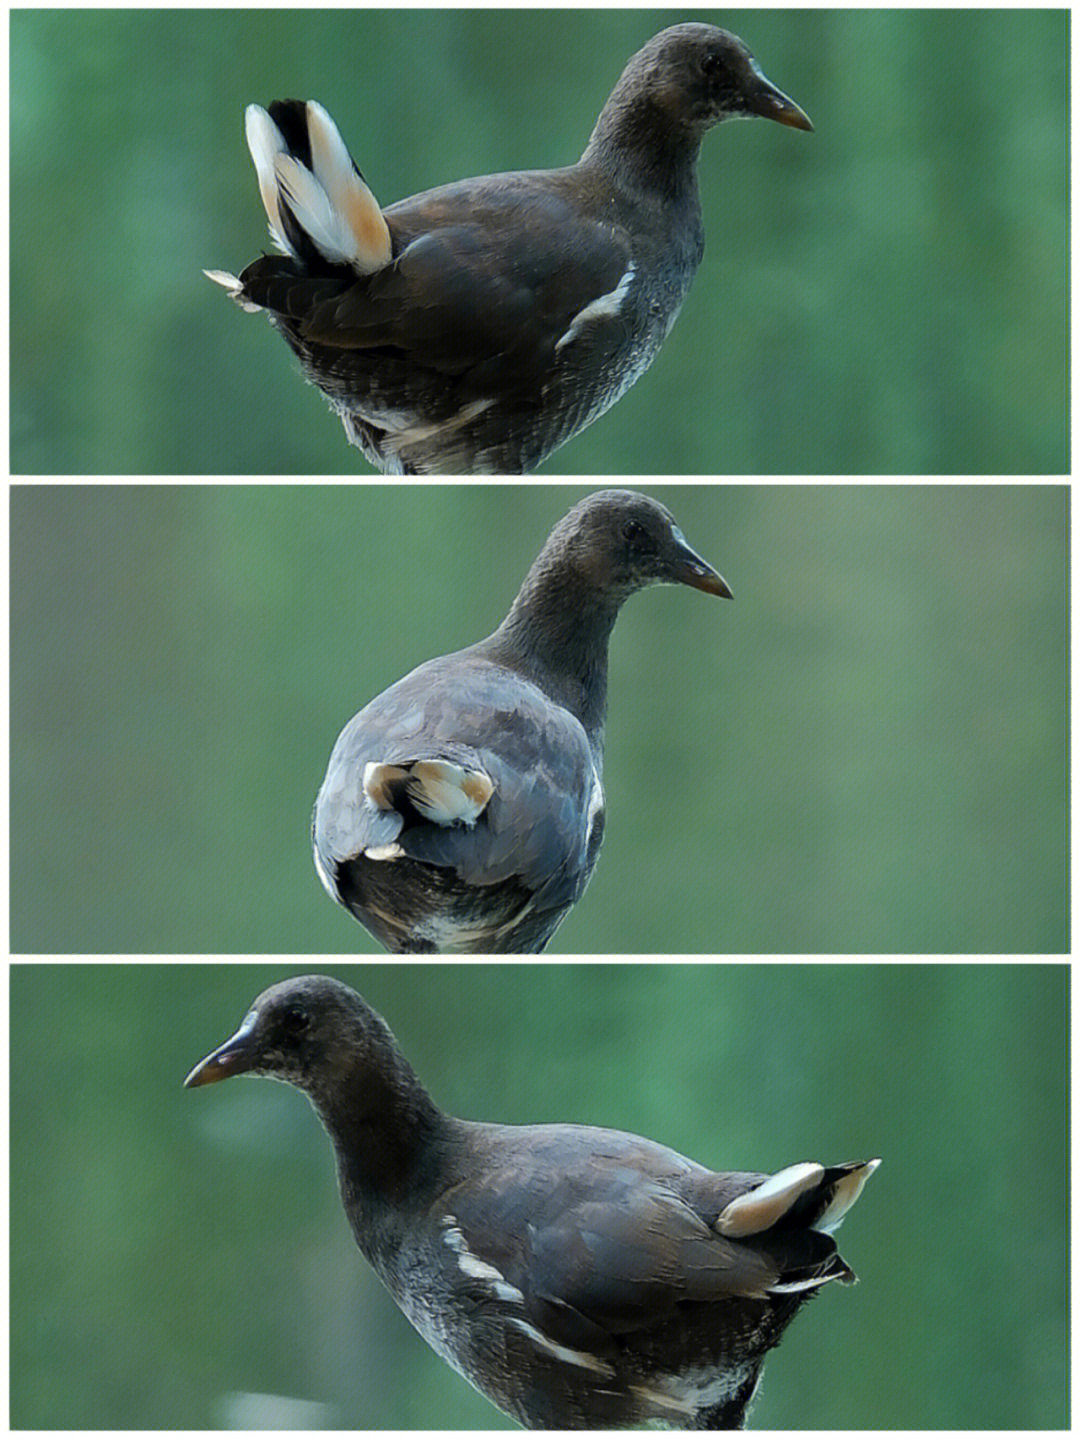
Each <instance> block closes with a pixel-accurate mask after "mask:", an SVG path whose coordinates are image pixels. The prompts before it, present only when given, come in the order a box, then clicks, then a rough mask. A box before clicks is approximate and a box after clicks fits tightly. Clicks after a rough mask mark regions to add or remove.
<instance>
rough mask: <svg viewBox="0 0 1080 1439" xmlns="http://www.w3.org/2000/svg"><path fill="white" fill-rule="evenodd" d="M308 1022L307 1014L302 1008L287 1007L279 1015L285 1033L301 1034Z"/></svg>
mask: <svg viewBox="0 0 1080 1439" xmlns="http://www.w3.org/2000/svg"><path fill="white" fill-rule="evenodd" d="M309 1023H310V1021H309V1019H308V1016H307V1014H306V1012H305V1011H304V1010H302V1009H287V1010H286V1011H285V1013H284V1014H283V1015H282V1016H281V1027H282V1029H284V1030H285V1032H286V1034H303V1032H304V1030H305V1029H307V1027H308V1024H309Z"/></svg>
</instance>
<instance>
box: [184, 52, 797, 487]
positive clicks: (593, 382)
mask: <svg viewBox="0 0 1080 1439" xmlns="http://www.w3.org/2000/svg"><path fill="white" fill-rule="evenodd" d="M752 116H762V117H764V118H765V119H768V120H776V121H778V122H779V123H780V124H782V125H789V126H793V127H794V128H796V129H799V130H810V129H812V128H813V126H812V125H811V124H810V121H809V120H808V119H807V117H806V115H805V114H804V112H803V111H802V110H801V109H800V108H799V106H798V105H796V104H795V103H794V101H792V100H790V99H788V97H787V96H786V95H783V94H782V93H781V92H780V91H779V90H778V89H777V88H776V86H775V85H773V84H771V83H770V82H769V81H768V80H766V78H765V76H764V75H763V74H762V72H761V69H760V67H759V66H758V64H757V62H756V60H755V59H754V57H753V56H752V55H751V54H750V51H749V50H748V49H747V47H746V46H745V45H744V44H743V42H742V41H741V40H739V39H738V38H737V37H736V36H734V35H730V34H728V33H727V32H726V31H724V30H717V29H716V28H715V27H714V26H712V25H674V26H672V27H671V28H670V29H667V30H663V31H661V33H660V34H659V35H656V36H654V37H653V39H652V40H650V41H649V43H648V44H647V45H646V46H645V47H644V48H643V49H642V50H640V51H639V52H638V53H637V54H636V55H635V56H633V58H632V59H631V60H630V62H629V63H628V65H627V66H626V69H625V70H624V71H623V74H622V77H621V78H620V80H619V82H618V84H617V85H616V86H615V89H614V91H613V92H612V94H611V97H610V99H609V100H608V102H607V104H606V105H605V106H604V108H603V110H602V111H601V113H600V118H599V119H598V120H597V122H596V127H595V129H594V130H593V133H592V136H591V138H590V140H589V143H588V145H587V146H586V148H585V152H584V154H583V155H582V157H581V159H580V160H579V161H578V163H577V164H576V165H570V166H568V167H566V168H564V169H559V170H532V171H524V172H515V173H511V174H501V175H486V176H482V177H479V178H476V179H470V180H461V181H458V182H457V183H455V184H450V185H443V186H440V187H439V188H438V189H435V190H427V191H425V192H424V193H423V194H419V195H414V196H413V197H412V198H410V199H407V200H399V201H398V202H397V203H396V204H394V205H391V206H389V208H388V209H386V210H385V211H383V210H380V208H379V205H378V204H377V202H376V200H375V197H374V196H373V195H372V193H371V191H370V190H369V189H368V187H367V185H366V183H365V182H364V179H363V176H362V175H361V174H360V171H359V170H358V169H357V167H356V165H355V163H354V162H353V160H352V157H351V156H350V155H349V152H348V150H347V149H346V147H345V143H344V141H343V140H342V138H341V136H340V134H339V133H338V131H337V128H336V127H335V125H334V123H333V121H332V120H331V119H330V116H329V115H328V114H327V113H326V111H325V110H324V109H323V108H322V106H321V105H318V104H316V103H315V102H313V101H309V102H308V103H307V104H304V103H302V102H300V101H298V100H283V101H278V102H276V103H275V104H273V105H271V106H270V109H269V112H267V111H266V110H263V109H262V108H260V107H259V106H257V105H252V106H249V108H248V112H247V138H248V146H249V148H250V150H251V155H252V158H253V160H254V162H255V168H256V171H257V173H258V179H259V188H260V191H261V194H262V200H263V205H264V207H265V209H266V213H267V216H268V219H269V222H270V234H271V237H272V238H273V241H274V244H275V245H276V246H277V248H278V249H279V250H280V251H281V252H282V254H281V255H280V256H264V257H262V258H261V259H258V260H256V261H255V262H254V263H253V264H251V265H249V266H248V267H247V268H246V269H245V270H244V271H243V272H242V274H241V275H240V276H239V278H237V277H236V276H234V275H231V274H226V273H223V272H221V271H207V274H208V275H209V276H210V278H211V279H213V280H216V281H217V282H218V283H220V284H222V285H224V286H225V287H226V289H227V290H228V291H229V293H230V294H231V295H232V296H233V298H234V299H235V300H236V301H237V302H238V303H239V304H240V305H241V306H242V307H243V308H244V309H246V310H254V311H258V310H261V311H263V312H264V313H265V314H266V315H268V316H269V318H270V320H271V322H272V323H273V324H274V326H275V327H276V328H277V329H278V330H279V331H280V332H281V334H282V335H283V336H284V338H285V340H286V341H287V342H288V344H289V345H290V347H291V348H292V350H293V351H294V353H295V354H296V355H297V356H298V358H299V360H300V365H301V368H302V369H303V372H304V374H305V375H306V376H307V378H308V379H309V380H311V381H312V383H313V384H315V385H317V386H318V388H319V389H320V390H322V392H323V394H324V395H325V396H326V398H327V399H328V400H329V402H330V405H331V408H332V409H333V410H334V411H335V412H336V413H337V414H338V415H340V416H341V419H342V421H343V422H344V425H345V432H346V434H347V436H348V438H349V439H350V441H351V442H352V443H353V444H355V445H358V446H359V447H360V449H361V450H362V451H363V452H364V454H365V456H366V457H367V459H368V460H370V461H371V463H372V464H373V465H375V466H376V467H377V468H378V469H380V470H382V471H384V472H385V473H387V474H512V473H520V472H525V471H529V470H533V469H535V467H536V466H537V465H538V464H540V462H541V461H542V460H543V459H544V458H545V457H546V456H547V455H549V454H550V453H551V451H552V450H554V449H556V448H557V447H558V446H559V445H562V444H564V443H565V442H566V441H567V440H569V439H570V438H571V437H572V436H573V435H575V434H577V432H578V431H579V430H582V429H584V427H585V426H586V425H589V424H591V423H592V422H593V420H595V419H596V418H597V417H598V416H599V415H602V414H603V413H604V411H605V410H607V409H608V408H609V407H610V406H611V405H613V404H614V403H615V401H616V400H618V399H619V397H620V396H621V395H623V394H625V392H626V391H627V390H628V389H629V388H630V386H631V385H632V384H633V383H634V381H635V380H637V379H638V377H639V376H640V375H642V374H643V373H644V372H645V370H647V369H648V367H649V366H650V365H651V364H652V362H653V360H654V359H655V358H656V355H657V352H658V351H659V349H660V346H661V345H662V343H663V342H664V340H665V339H666V337H667V334H668V332H669V330H670V329H671V327H672V325H673V324H674V323H675V319H676V316H677V315H678V313H679V309H680V307H681V306H682V303H683V300H684V299H685V298H686V293H687V291H688V290H689V288H690V282H691V281H692V280H693V278H694V274H695V272H696V270H697V268H698V265H699V264H700V262H701V257H702V254H703V252H704V246H705V237H704V230H703V227H702V220H701V205H700V202H699V199H698V186H697V157H698V150H699V147H700V145H701V140H702V137H703V135H704V134H705V132H706V131H707V130H708V129H710V127H711V126H713V125H715V124H717V123H718V122H719V121H721V120H729V119H733V118H738V117H752ZM702 398H704V397H702Z"/></svg>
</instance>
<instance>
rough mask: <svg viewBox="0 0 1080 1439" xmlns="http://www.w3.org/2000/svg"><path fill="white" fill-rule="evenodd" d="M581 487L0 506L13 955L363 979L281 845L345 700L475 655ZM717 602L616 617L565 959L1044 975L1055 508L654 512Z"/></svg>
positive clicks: (1060, 871) (781, 506) (838, 491)
mask: <svg viewBox="0 0 1080 1439" xmlns="http://www.w3.org/2000/svg"><path fill="white" fill-rule="evenodd" d="M581 493H583V492H582V491H581V490H580V489H579V488H577V487H557V486H538V485H518V486H512V487H511V486H489V487H484V486H396V487H395V486H391V485H376V486H365V487H362V488H356V487H351V486H350V487H342V486H308V487H291V486H267V487H253V486H249V487H244V486H239V487H230V486H199V487H193V488H183V487H168V486H166V487H105V488H100V487H93V486H89V487H53V486H37V487H17V488H16V489H15V491H14V493H13V496H12V671H11V693H12V708H11V722H12V780H11V784H12V788H11V809H12V845H11V852H12V861H11V913H12V927H13V942H14V947H15V949H16V951H18V952H23V953H36V952H50V951H51V952H67V953H86V952H90V953H94V952H97V953H114V952H134V953H143V954H154V953H165V952H181V953H184V952H188V953H218V952H235V953H243V954H251V953H267V952H274V953H300V954H304V953H320V952H329V951H338V952H343V953H354V954H355V953H358V952H365V951H366V952H375V946H374V942H373V941H371V940H369V939H368V937H367V935H366V933H365V932H364V931H363V930H362V929H361V928H360V926H359V925H357V924H356V923H354V921H353V920H352V919H351V918H349V917H348V916H347V915H346V914H345V913H344V911H342V910H339V909H338V908H336V907H335V906H334V905H332V904H331V903H330V901H329V900H328V899H327V898H326V897H325V895H324V894H323V892H322V890H321V888H320V886H319V884H318V881H317V879H316V877H315V873H314V870H313V868H312V865H311V858H310V852H309V844H308V822H309V817H310V813H311V806H312V802H313V799H314V796H315V793H316V790H317V789H318V786H319V783H320V781H321V779H322V774H323V770H324V767H325V764H326V760H327V758H328V756H329V752H330V748H331V746H332V744H333V741H334V739H335V737H336V735H337V733H338V731H339V730H340V728H341V727H342V726H343V725H344V724H345V722H346V721H347V720H348V719H349V718H350V716H351V715H352V714H353V713H354V712H355V711H356V710H357V709H359V708H360V706H361V705H362V704H364V703H366V702H367V700H369V699H370V698H371V697H372V696H373V695H375V694H376V693H378V692H379V691H380V690H381V689H383V688H385V686H387V685H388V684H390V683H391V682H392V681H394V680H395V679H397V678H398V677H399V676H400V675H402V674H404V673H405V672H406V671H407V670H409V669H411V668H412V667H413V666H414V665H416V664H418V663H419V662H420V661H422V660H425V659H428V658H430V657H431V656H432V655H436V654H442V653H446V652H447V651H449V650H453V649H456V648H459V647H460V646H462V645H465V644H468V643H470V642H471V641H473V640H476V639H479V638H481V636H483V635H485V634H487V633H488V632H489V631H490V630H491V629H493V628H494V626H495V625H496V624H497V623H498V621H499V620H500V619H501V618H502V616H503V614H504V613H505V612H506V610H507V608H508V607H509V604H510V601H511V599H512V598H513V595H514V593H515V591H516V589H517V586H518V584H519V582H520V580H521V578H522V576H523V575H524V573H525V571H526V569H527V567H528V565H529V564H530V562H531V561H532V559H533V557H534V556H535V554H536V553H537V551H538V550H539V548H540V546H541V544H542V543H543V540H544V537H545V536H546V534H547V532H548V530H549V529H550V528H551V526H552V524H553V523H554V522H555V521H556V520H557V519H558V518H559V516H560V515H562V514H563V513H564V511H565V510H566V509H567V508H569V506H570V504H571V503H572V502H573V501H574V500H576V499H577V498H578V497H579V495H580V494H581ZM654 493H656V494H658V495H659V496H661V497H662V498H663V499H664V500H665V501H666V502H667V503H668V504H669V505H670V507H671V508H672V510H673V511H674V513H675V515H676V517H677V519H678V520H679V522H680V524H681V525H682V527H683V529H684V530H685V532H686V534H687V536H688V538H689V540H690V542H691V543H692V544H693V545H694V546H695V547H696V548H697V549H699V550H700V551H701V553H702V554H703V555H704V556H705V557H706V558H707V559H709V560H710V561H712V562H713V563H714V564H715V565H717V567H718V568H719V569H720V570H721V572H722V573H723V574H724V575H725V577H726V578H727V580H728V582H729V583H730V585H731V586H732V588H733V590H734V592H735V599H734V601H733V602H727V601H723V602H721V601H718V600H715V599H713V598H711V597H707V596H704V595H701V594H699V593H697V592H696V591H693V590H689V589H685V588H680V589H665V590H652V591H648V592H647V593H645V594H642V595H638V596H635V598H634V599H633V600H631V602H630V603H629V604H628V605H627V607H626V610H625V611H624V613H623V615H622V616H621V618H620V620H619V623H618V624H617V626H616V628H615V633H614V637H613V642H612V670H611V684H610V696H609V698H610V714H609V722H608V747H607V755H606V767H605V783H606V788H607V793H608V831H607V838H606V840H605V845H604V851H603V853H602V855H601V858H600V863H599V866H598V869H597V872H596V875H595V877H594V879H593V882H592V884H591V886H590V888H589V891H588V892H587V894H586V895H585V897H584V899H583V900H582V902H581V903H580V904H579V905H578V907H577V909H576V910H575V911H574V912H573V914H572V915H571V917H570V918H569V919H568V920H567V922H566V923H565V924H564V926H563V927H562V929H561V930H560V931H559V933H558V935H557V936H556V939H555V943H554V949H555V950H556V951H558V952H562V953H580V952H591V953H608V952H610V953H714V952H727V953H760V952H780V953H783V952H816V953H831V952H856V953H865V952H884V951H893V952H899V953H911V952H919V953H934V952H954V953H955V952H960V953H964V952H970V953H1001V952H1033V953H1049V952H1058V951H1061V950H1063V949H1064V948H1065V947H1066V932H1065V873H1066V869H1065V825H1066V788H1065V655H1066V649H1065V617H1066V606H1065V570H1066V562H1065V535H1066V523H1067V516H1066V497H1065V493H1064V491H1063V490H1062V489H1060V488H1057V487H1046V486H1027V487H1020V486H985V487H981V486H977V487H937V486H914V487H894V486H851V487H847V486H839V487H799V486H796V487H768V486H766V487H749V486H747V487H744V486H730V487H722V486H706V485H697V486H690V487H663V486H662V487H659V488H654Z"/></svg>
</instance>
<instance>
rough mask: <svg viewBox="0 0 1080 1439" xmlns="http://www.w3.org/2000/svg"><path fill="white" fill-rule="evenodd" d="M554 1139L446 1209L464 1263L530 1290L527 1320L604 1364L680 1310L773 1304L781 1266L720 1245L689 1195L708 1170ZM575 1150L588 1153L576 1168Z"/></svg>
mask: <svg viewBox="0 0 1080 1439" xmlns="http://www.w3.org/2000/svg"><path fill="white" fill-rule="evenodd" d="M543 1132H546V1134H547V1135H548V1136H549V1138H548V1139H545V1138H543V1137H542V1131H541V1130H538V1129H537V1128H535V1127H530V1128H529V1129H528V1130H527V1131H523V1133H524V1134H526V1135H527V1136H528V1140H527V1148H524V1149H523V1152H522V1153H521V1155H516V1154H515V1153H514V1151H513V1150H506V1149H504V1151H503V1153H504V1155H505V1157H506V1162H505V1163H504V1164H502V1165H500V1166H499V1167H498V1168H497V1169H495V1170H489V1172H488V1177H487V1179H486V1180H485V1182H484V1184H483V1185H482V1186H478V1185H477V1184H476V1183H475V1182H469V1181H466V1182H465V1183H464V1184H463V1185H462V1186H461V1187H460V1190H459V1191H451V1192H450V1193H449V1194H448V1195H446V1196H445V1201H444V1202H445V1207H446V1209H448V1210H449V1212H450V1213H451V1215H452V1217H453V1224H454V1227H455V1230H456V1233H457V1234H459V1235H460V1240H459V1241H458V1243H457V1245H456V1254H457V1258H458V1262H459V1263H462V1267H463V1268H465V1263H463V1262H462V1261H463V1256H464V1257H465V1259H466V1262H468V1261H469V1260H472V1261H474V1262H475V1261H479V1263H480V1264H482V1265H485V1266H487V1267H488V1269H489V1270H490V1274H491V1275H492V1276H497V1277H498V1279H499V1280H500V1281H501V1282H502V1283H503V1284H504V1285H506V1286H509V1288H508V1289H505V1290H503V1291H502V1293H503V1296H504V1297H505V1295H506V1294H507V1293H512V1291H518V1292H519V1293H520V1295H521V1300H520V1305H521V1313H522V1317H523V1319H525V1320H526V1321H527V1322H529V1323H531V1324H532V1325H534V1326H535V1327H536V1328H537V1329H538V1330H539V1331H540V1332H541V1333H543V1334H544V1335H546V1336H547V1337H548V1338H549V1339H550V1340H551V1341H552V1342H555V1343H558V1344H562V1345H565V1346H567V1347H569V1348H571V1349H576V1350H581V1351H585V1352H587V1353H589V1354H598V1355H601V1356H602V1355H603V1354H604V1353H605V1351H606V1350H607V1349H608V1347H609V1346H610V1345H611V1344H612V1343H613V1342H614V1341H615V1340H617V1339H618V1337H619V1336H625V1335H629V1334H634V1333H642V1332H645V1331H648V1330H650V1329H653V1328H656V1327H659V1326H660V1325H662V1324H663V1323H664V1322H665V1321H666V1320H667V1319H668V1318H669V1317H670V1316H671V1314H672V1313H673V1311H674V1310H675V1309H676V1307H677V1306H679V1305H682V1304H686V1303H715V1302H719V1301H722V1300H728V1299H737V1298H738V1299H761V1300H764V1299H766V1298H767V1297H768V1295H769V1294H770V1292H771V1290H772V1288H773V1286H774V1285H775V1284H776V1283H777V1282H778V1280H779V1279H780V1275H781V1265H780V1264H779V1263H778V1262H777V1260H776V1258H775V1256H774V1255H773V1254H772V1253H771V1252H770V1251H769V1249H768V1248H767V1247H766V1246H762V1245H759V1244H755V1243H743V1242H739V1241H735V1240H730V1239H727V1238H725V1237H724V1236H723V1235H721V1234H719V1233H718V1232H717V1230H716V1229H715V1227H714V1226H713V1224H712V1223H710V1222H709V1218H708V1216H707V1215H703V1214H702V1213H700V1212H699V1211H698V1210H697V1209H696V1207H695V1206H694V1204H693V1203H692V1202H690V1201H689V1200H688V1199H687V1198H686V1197H685V1195H684V1194H682V1193H681V1192H680V1190H681V1189H682V1188H683V1187H684V1186H685V1185H686V1184H687V1183H690V1184H693V1182H694V1181H695V1178H696V1177H697V1176H700V1177H701V1178H702V1180H705V1179H707V1178H709V1177H711V1176H709V1175H708V1172H707V1171H705V1170H703V1169H701V1168H700V1167H699V1166H697V1165H694V1164H693V1163H692V1162H691V1161H689V1160H686V1159H684V1158H682V1157H681V1156H680V1155H677V1154H675V1153H674V1152H673V1151H671V1150H667V1149H665V1148H663V1147H662V1146H660V1145H656V1144H652V1143H650V1142H649V1141H648V1140H644V1139H639V1138H637V1137H635V1136H632V1135H625V1134H621V1133H617V1132H612V1131H605V1130H594V1129H581V1128H571V1127H566V1126H561V1125H553V1126H545V1127H543ZM501 1133H502V1135H503V1136H505V1135H506V1130H505V1129H503V1130H502V1131H501ZM568 1139H569V1141H570V1142H571V1143H573V1144H576V1145H578V1146H579V1147H580V1148H579V1153H578V1156H577V1158H576V1160H575V1159H574V1157H573V1153H572V1151H570V1152H569V1153H568V1147H567V1141H568ZM502 1143H503V1145H505V1138H503V1140H502ZM548 1146H549V1147H548ZM748 1177H754V1178H756V1177H760V1176H748ZM818 1238H819V1239H821V1240H822V1241H823V1244H824V1245H825V1246H826V1247H828V1248H829V1249H830V1250H831V1249H832V1248H833V1246H832V1242H831V1241H830V1240H828V1239H825V1238H824V1237H823V1236H818ZM465 1272H468V1270H467V1269H465ZM477 1272H479V1271H477Z"/></svg>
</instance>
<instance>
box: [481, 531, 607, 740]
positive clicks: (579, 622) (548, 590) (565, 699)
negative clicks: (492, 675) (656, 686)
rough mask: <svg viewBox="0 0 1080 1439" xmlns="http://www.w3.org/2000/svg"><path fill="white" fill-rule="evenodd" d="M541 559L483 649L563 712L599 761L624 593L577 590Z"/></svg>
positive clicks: (556, 566) (557, 567)
mask: <svg viewBox="0 0 1080 1439" xmlns="http://www.w3.org/2000/svg"><path fill="white" fill-rule="evenodd" d="M573 578H574V577H573V576H572V575H570V574H568V572H567V568H566V566H565V565H564V564H562V563H558V562H556V563H550V562H547V563H545V556H544V555H543V554H542V555H541V556H540V558H539V559H538V560H537V561H536V563H535V564H534V565H533V567H532V569H531V570H530V571H529V573H528V575H527V576H526V579H525V583H524V584H523V585H522V587H521V590H520V591H519V593H518V597H517V599H516V600H515V601H514V604H513V607H512V608H511V610H510V613H509V614H508V615H507V617H506V619H505V620H503V622H502V624H501V625H500V626H499V628H498V629H497V630H496V631H495V633H494V634H493V635H491V636H490V638H488V639H487V640H484V641H482V642H481V646H480V648H482V649H483V650H484V652H485V653H486V654H487V656H488V657H489V658H491V659H494V660H496V661H497V662H499V663H501V664H505V665H508V666H509V667H510V668H511V669H514V670H516V671H517V672H518V673H519V674H521V675H523V676H524V677H525V678H526V679H529V680H531V681H532V682H533V683H534V684H536V685H538V686H539V687H540V688H541V689H542V690H543V691H544V692H545V693H546V694H548V695H549V696H550V697H551V698H552V699H554V700H556V701H557V702H558V703H559V704H561V705H564V706H565V707H566V708H567V709H568V710H569V711H570V712H571V714H573V715H575V716H576V717H577V718H578V719H579V720H580V721H581V724H582V727H583V728H584V730H585V733H586V734H587V735H588V736H589V742H590V744H591V746H592V748H593V751H594V752H595V754H596V756H597V758H598V759H599V756H600V753H601V750H602V746H603V734H604V716H605V713H606V709H607V668H608V641H609V639H610V638H611V630H612V627H613V625H614V624H615V621H616V619H617V618H618V614H619V610H620V609H621V607H622V603H623V600H624V599H625V598H626V595H625V594H619V593H611V592H610V591H599V590H597V589H596V588H595V587H588V586H583V585H580V584H574V583H572V581H573Z"/></svg>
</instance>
